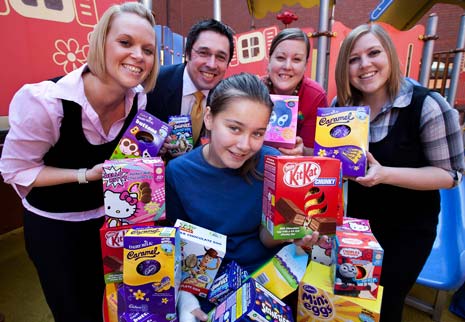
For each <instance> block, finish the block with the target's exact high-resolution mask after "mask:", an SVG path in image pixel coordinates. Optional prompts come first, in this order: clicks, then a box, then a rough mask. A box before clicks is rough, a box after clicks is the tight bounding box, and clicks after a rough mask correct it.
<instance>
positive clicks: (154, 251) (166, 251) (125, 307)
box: [118, 227, 181, 321]
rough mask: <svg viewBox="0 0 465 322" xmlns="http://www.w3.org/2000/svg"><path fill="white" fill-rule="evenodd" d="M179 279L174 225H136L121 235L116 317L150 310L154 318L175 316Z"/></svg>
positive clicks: (178, 248)
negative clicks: (122, 253)
mask: <svg viewBox="0 0 465 322" xmlns="http://www.w3.org/2000/svg"><path fill="white" fill-rule="evenodd" d="M180 282H181V243H180V237H179V231H178V229H177V228H175V227H138V228H134V229H130V230H128V231H127V232H126V234H125V235H124V261H123V284H121V286H120V287H119V288H118V316H122V315H123V314H124V313H151V314H153V315H155V317H156V321H172V320H173V319H175V318H176V303H177V296H178V293H177V292H178V289H179V284H180Z"/></svg>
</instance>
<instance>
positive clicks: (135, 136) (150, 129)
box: [110, 110, 171, 159]
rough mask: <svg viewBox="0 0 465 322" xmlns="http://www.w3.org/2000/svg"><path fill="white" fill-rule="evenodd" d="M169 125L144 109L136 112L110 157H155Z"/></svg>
mask: <svg viewBox="0 0 465 322" xmlns="http://www.w3.org/2000/svg"><path fill="white" fill-rule="evenodd" d="M170 132H171V126H170V125H168V124H166V123H164V122H162V121H160V120H159V119H157V118H156V117H155V116H153V115H152V114H150V113H148V112H146V111H143V110H141V111H139V112H137V114H136V116H135V117H134V119H133V120H132V122H131V124H130V125H129V127H128V129H127V130H126V131H125V132H124V134H123V136H122V137H121V139H120V141H119V143H118V145H117V146H116V148H115V150H114V151H113V154H112V155H111V158H110V159H125V158H141V157H143V158H148V157H156V156H157V155H158V151H160V148H161V147H162V146H163V143H164V141H165V138H166V137H167V136H168V134H169V133H170Z"/></svg>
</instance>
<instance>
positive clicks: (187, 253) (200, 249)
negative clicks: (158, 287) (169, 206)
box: [174, 219, 227, 298]
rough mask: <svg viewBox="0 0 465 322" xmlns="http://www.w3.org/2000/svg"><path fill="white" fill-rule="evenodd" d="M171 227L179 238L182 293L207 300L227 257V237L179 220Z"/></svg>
mask: <svg viewBox="0 0 465 322" xmlns="http://www.w3.org/2000/svg"><path fill="white" fill-rule="evenodd" d="M174 226H175V227H178V229H179V233H180V236H181V251H182V277H181V290H183V291H187V292H190V293H192V294H195V295H198V296H201V297H205V298H206V297H207V295H208V290H209V289H210V287H211V285H212V284H213V281H214V279H215V276H216V273H217V272H218V269H219V267H220V265H221V262H222V261H223V258H224V255H225V254H226V239H227V237H226V236H225V235H222V234H219V233H216V232H214V231H211V230H208V229H205V228H203V227H200V226H196V225H194V224H191V223H188V222H186V221H183V220H179V219H178V220H177V221H176V223H175V224H174Z"/></svg>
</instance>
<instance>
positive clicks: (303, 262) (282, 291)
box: [251, 244, 308, 299]
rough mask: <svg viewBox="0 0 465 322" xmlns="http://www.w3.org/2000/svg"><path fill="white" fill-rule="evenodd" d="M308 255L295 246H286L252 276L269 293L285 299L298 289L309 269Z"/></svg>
mask: <svg viewBox="0 0 465 322" xmlns="http://www.w3.org/2000/svg"><path fill="white" fill-rule="evenodd" d="M307 263H308V254H307V253H305V252H304V251H303V250H302V249H299V248H298V247H297V246H296V245H295V244H289V245H286V246H284V247H283V248H282V249H281V250H280V251H279V252H278V253H277V254H276V255H275V256H274V257H273V258H272V259H270V260H269V261H268V262H267V263H265V265H263V266H262V267H260V268H259V269H257V270H256V271H255V272H253V273H252V274H251V277H253V278H254V279H256V280H257V282H259V283H260V284H261V285H263V286H264V287H265V288H266V289H267V290H268V291H270V292H271V293H273V294H274V295H276V296H277V297H278V298H280V299H283V298H284V297H285V296H286V295H289V294H290V293H292V292H293V291H295V290H296V289H297V287H298V286H299V282H300V280H301V279H302V277H303V276H304V273H305V269H306V268H307Z"/></svg>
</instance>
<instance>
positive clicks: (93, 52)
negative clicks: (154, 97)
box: [87, 2, 159, 93]
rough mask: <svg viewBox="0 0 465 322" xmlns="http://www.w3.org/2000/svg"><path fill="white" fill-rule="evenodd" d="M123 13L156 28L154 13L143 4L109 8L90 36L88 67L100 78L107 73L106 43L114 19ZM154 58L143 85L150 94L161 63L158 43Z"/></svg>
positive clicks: (129, 3)
mask: <svg viewBox="0 0 465 322" xmlns="http://www.w3.org/2000/svg"><path fill="white" fill-rule="evenodd" d="M123 13H134V14H136V15H138V16H139V17H141V18H143V19H145V20H147V21H148V22H149V23H150V25H151V26H152V27H154V26H155V18H154V17H153V15H152V12H150V10H149V9H147V8H146V7H145V6H144V5H143V4H140V3H138V2H126V3H123V4H120V5H113V6H111V7H110V8H108V10H107V11H105V13H104V14H103V16H102V17H101V19H100V21H99V22H98V23H97V24H96V25H95V27H94V30H93V31H92V33H91V35H90V44H89V45H90V46H89V54H88V55H87V65H88V66H89V69H90V70H91V71H92V73H94V74H95V75H97V76H98V77H100V78H103V77H104V75H105V74H106V73H107V70H106V67H105V42H106V38H107V35H108V31H109V30H110V27H111V23H112V22H113V19H114V18H115V17H117V16H119V15H121V14H123ZM154 56H155V57H154V62H153V67H152V71H151V72H150V74H149V75H148V76H147V78H146V79H145V80H144V82H143V83H142V86H144V91H145V92H146V93H147V92H150V91H151V90H152V89H153V88H154V87H155V84H156V81H157V76H158V69H159V63H158V49H157V48H156V41H155V52H154Z"/></svg>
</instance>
